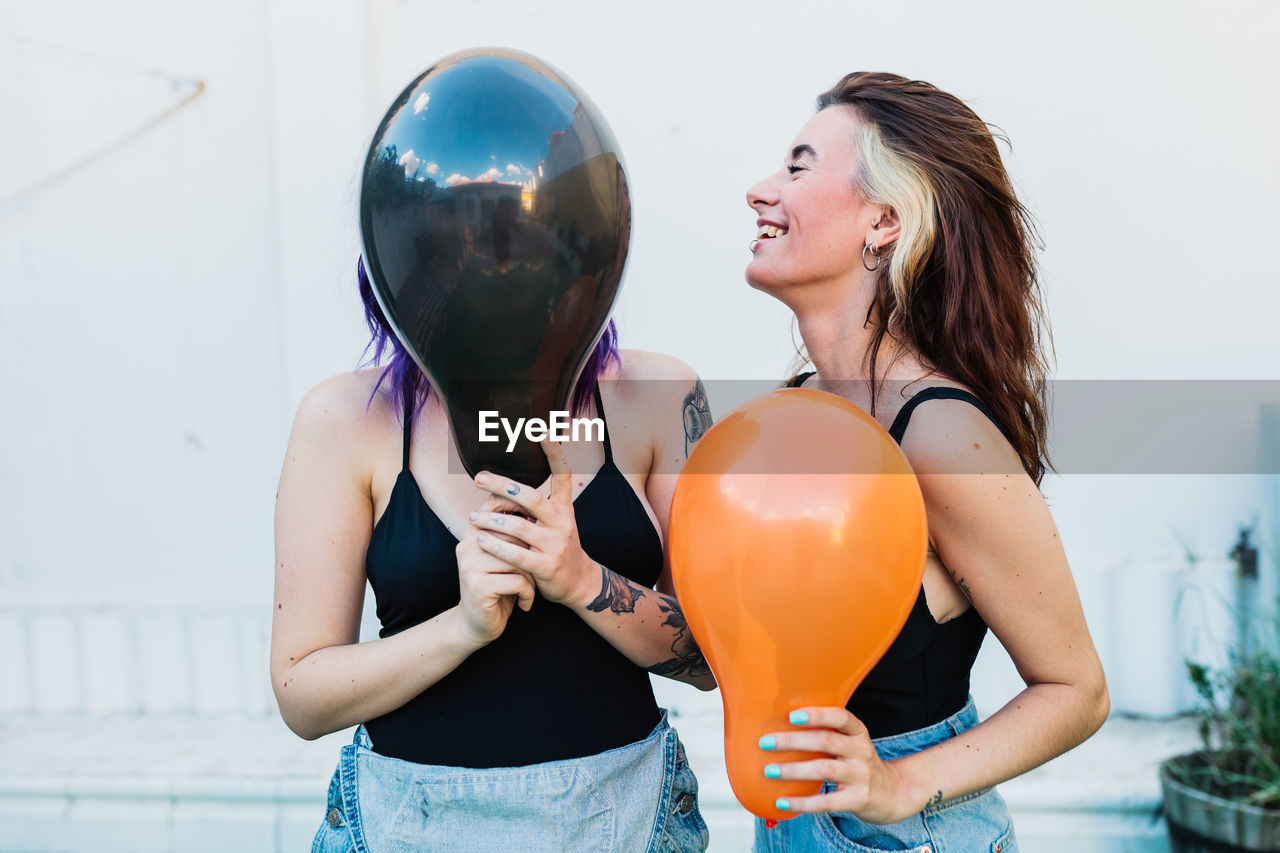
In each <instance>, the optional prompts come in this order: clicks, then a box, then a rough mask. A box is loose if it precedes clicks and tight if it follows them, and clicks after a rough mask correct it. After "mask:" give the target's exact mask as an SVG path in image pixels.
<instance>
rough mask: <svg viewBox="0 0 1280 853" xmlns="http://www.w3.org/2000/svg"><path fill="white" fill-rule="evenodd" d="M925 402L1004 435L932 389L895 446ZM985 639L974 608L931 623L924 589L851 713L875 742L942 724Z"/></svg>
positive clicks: (899, 423) (904, 417) (964, 691)
mask: <svg viewBox="0 0 1280 853" xmlns="http://www.w3.org/2000/svg"><path fill="white" fill-rule="evenodd" d="M812 375H813V373H812V372H810V373H804V374H801V375H800V376H797V377H796V378H795V379H793V380H792V381H791V382H790V383H788V385H790V386H792V387H798V386H799V385H801V384H803V383H804V381H805V380H806V379H808V378H809V377H810V376H812ZM927 400H964V401H965V402H966V403H970V404H972V405H974V406H976V407H977V408H978V410H979V411H981V412H982V413H983V414H984V415H986V416H987V417H988V418H990V419H991V422H992V423H994V424H995V425H996V427H997V428H1000V430H1001V432H1003V431H1004V430H1003V428H1001V427H1000V422H999V421H998V420H997V419H996V417H995V415H994V414H992V412H991V410H990V409H989V408H987V406H986V405H985V404H983V402H982V401H981V400H979V399H978V398H977V397H975V396H974V395H972V394H970V393H969V392H968V391H962V390H960V389H959V388H944V387H933V388H925V389H924V390H923V391H920V392H919V393H918V394H915V395H913V396H912V397H911V399H909V400H907V402H906V403H905V404H904V405H903V406H902V409H901V410H899V412H898V415H897V417H895V418H894V420H893V424H892V426H890V427H889V435H891V436H892V437H893V440H894V441H896V442H897V443H898V444H902V437H903V435H905V434H906V431H907V423H908V422H909V421H910V420H911V413H912V412H914V411H915V409H916V406H919V405H920V404H921V403H923V402H925V401H927ZM986 633H987V624H986V622H984V621H982V617H981V616H980V615H978V611H977V610H976V609H974V608H973V607H972V606H970V607H969V609H968V610H966V611H965V612H964V613H962V614H960V615H959V616H957V617H956V618H954V619H949V620H947V621H946V622H943V623H941V624H939V623H937V622H935V621H934V619H933V614H932V613H930V612H929V604H928V602H927V600H926V599H925V596H924V586H923V585H922V586H921V587H920V592H919V593H918V594H917V595H916V601H915V604H914V605H912V607H911V613H910V614H909V615H908V616H907V621H906V623H905V624H904V625H903V626H902V630H901V631H899V632H898V636H897V637H896V638H895V639H894V641H893V644H892V645H890V646H889V650H888V651H887V652H885V654H884V657H882V658H881V659H880V662H879V663H877V664H876V665H875V666H874V667H873V668H872V670H871V672H869V673H867V677H866V678H864V679H863V680H862V684H860V685H859V686H858V689H857V690H855V691H854V692H853V698H851V699H850V700H849V704H848V705H847V707H848V709H849V711H850V713H852V714H853V715H854V716H855V717H857V718H858V719H859V720H861V721H862V722H863V724H864V725H865V726H866V727H867V730H868V731H869V732H870V733H871V737H873V738H879V737H889V736H890V735H898V734H902V733H903V732H909V731H914V730H915V729H922V728H925V727H926V726H932V725H933V724H935V723H938V722H941V721H942V720H945V719H946V718H947V717H949V716H951V715H952V714H954V713H955V712H956V711H959V710H960V709H961V708H963V707H964V706H965V703H966V702H967V701H968V697H969V671H970V670H971V669H972V668H973V662H974V660H976V659H977V657H978V650H979V649H980V648H981V647H982V640H983V638H984V637H985V636H986Z"/></svg>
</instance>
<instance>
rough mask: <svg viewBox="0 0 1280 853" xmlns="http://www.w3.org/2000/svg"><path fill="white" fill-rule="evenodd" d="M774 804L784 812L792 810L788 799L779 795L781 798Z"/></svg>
mask: <svg viewBox="0 0 1280 853" xmlns="http://www.w3.org/2000/svg"><path fill="white" fill-rule="evenodd" d="M774 805H775V806H777V807H778V808H780V809H782V810H783V811H784V812H785V811H790V810H791V803H789V802H787V801H786V800H785V799H784V798H782V797H779V798H778V801H777V802H775V803H774Z"/></svg>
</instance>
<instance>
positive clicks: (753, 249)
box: [747, 240, 760, 252]
mask: <svg viewBox="0 0 1280 853" xmlns="http://www.w3.org/2000/svg"><path fill="white" fill-rule="evenodd" d="M759 242H760V241H759V240H752V241H751V245H749V246H747V248H748V249H750V250H751V251H753V252H754V251H755V250H756V244H758V243H759Z"/></svg>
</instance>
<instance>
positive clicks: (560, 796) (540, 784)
mask: <svg viewBox="0 0 1280 853" xmlns="http://www.w3.org/2000/svg"><path fill="white" fill-rule="evenodd" d="M707 840H708V833H707V825H706V823H705V822H704V821H703V819H702V813H701V812H700V811H699V809H698V781H697V779H696V778H694V775H693V770H692V769H691V768H690V767H689V762H688V759H687V758H686V757H685V752H684V746H683V745H682V744H681V743H680V740H679V738H678V737H677V736H676V732H675V729H673V728H671V726H670V725H669V724H668V723H667V712H666V711H665V710H664V711H663V712H662V719H661V720H660V721H659V722H658V725H657V726H655V727H654V729H653V731H652V732H651V733H650V734H649V736H648V737H647V738H645V739H644V740H642V741H637V742H636V743H632V744H628V745H627V746H623V747H619V748H618V749H611V750H608V751H607V752H601V753H598V754H596V755H588V756H585V757H583V758H573V759H568V760H565V761H549V762H546V763H544V764H532V765H529V766H526V767H495V768H485V769H474V768H467V767H446V766H441V765H435V764H415V763H413V762H410V761H402V760H400V759H397V758H388V757H387V756H384V755H379V754H378V753H376V752H374V751H373V750H372V749H371V744H370V741H369V736H368V734H367V733H366V732H365V730H364V727H363V726H361V727H359V728H358V729H356V735H355V739H354V741H353V742H352V743H351V744H350V745H349V746H345V747H343V748H342V755H341V758H340V759H339V761H338V769H337V770H336V771H335V772H334V774H333V779H332V780H331V781H330V783H329V796H328V805H327V806H326V812H325V819H324V820H323V821H322V822H321V824H320V829H319V830H318V831H317V832H316V836H315V840H314V841H313V842H312V846H311V850H312V853H348V851H357V853H410V851H447V853H495V851H506V850H519V851H522V853H572V851H583V853H588V851H589V852H590V853H609V851H616V853H701V851H703V850H705V849H706V847H707Z"/></svg>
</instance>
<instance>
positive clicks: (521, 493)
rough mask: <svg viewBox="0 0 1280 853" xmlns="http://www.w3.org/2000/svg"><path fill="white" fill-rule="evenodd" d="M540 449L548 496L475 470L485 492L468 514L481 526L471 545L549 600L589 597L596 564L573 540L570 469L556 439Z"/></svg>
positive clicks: (565, 601)
mask: <svg viewBox="0 0 1280 853" xmlns="http://www.w3.org/2000/svg"><path fill="white" fill-rule="evenodd" d="M542 450H543V452H544V453H545V454H546V456H547V461H548V462H549V463H550V465H551V494H550V496H549V497H543V495H542V493H541V492H539V491H538V490H537V489H535V488H533V487H532V486H527V485H523V484H521V483H517V482H516V481H515V480H512V479H510V478H508V477H501V476H499V475H497V474H490V473H488V472H481V473H480V474H478V475H476V485H477V486H478V487H479V488H481V489H484V490H485V491H487V492H489V493H490V495H489V497H488V498H486V499H485V502H484V503H483V504H482V505H481V506H480V508H479V509H478V510H476V511H475V512H472V513H471V516H470V519H471V525H472V527H474V528H476V529H477V530H478V531H480V532H478V533H477V534H476V544H477V545H479V547H480V548H481V549H482V550H484V551H485V552H487V553H489V554H491V555H492V556H494V557H497V558H498V559H499V560H501V561H503V562H504V563H507V564H508V565H510V566H511V567H513V568H514V569H517V570H519V571H520V572H522V573H524V574H525V575H527V576H528V577H529V578H530V579H531V580H532V581H533V583H534V584H535V585H536V586H537V590H538V592H539V593H540V594H541V595H542V597H543V598H545V599H547V600H548V601H553V602H557V603H559V604H566V605H573V604H574V603H576V602H584V601H589V600H590V599H591V597H592V595H593V594H594V592H595V589H594V586H598V583H599V575H600V571H601V569H600V566H599V565H598V564H597V563H596V562H595V561H594V560H592V559H591V558H590V557H589V556H587V553H586V552H585V551H583V550H582V543H581V542H580V541H579V540H578V524H577V520H576V519H575V517H574V511H573V473H572V472H571V471H570V469H569V463H568V462H567V461H566V459H565V456H564V450H563V449H562V448H561V447H560V445H559V444H558V443H556V442H553V441H543V442H542ZM515 513H518V514H515Z"/></svg>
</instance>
